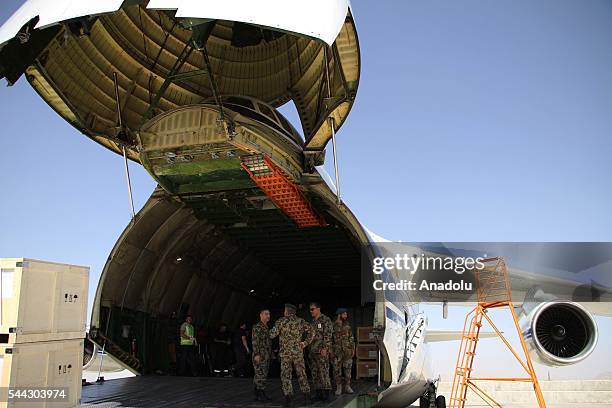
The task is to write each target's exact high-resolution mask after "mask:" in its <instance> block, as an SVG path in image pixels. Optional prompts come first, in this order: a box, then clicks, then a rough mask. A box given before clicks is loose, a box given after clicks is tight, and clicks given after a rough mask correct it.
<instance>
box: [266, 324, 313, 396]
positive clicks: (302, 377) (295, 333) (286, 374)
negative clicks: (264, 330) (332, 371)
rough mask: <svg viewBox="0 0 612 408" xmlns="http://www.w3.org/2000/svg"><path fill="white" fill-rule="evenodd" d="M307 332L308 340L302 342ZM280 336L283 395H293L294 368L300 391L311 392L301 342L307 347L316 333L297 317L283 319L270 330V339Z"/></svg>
mask: <svg viewBox="0 0 612 408" xmlns="http://www.w3.org/2000/svg"><path fill="white" fill-rule="evenodd" d="M304 332H306V339H305V340H302V335H303V334H304ZM276 336H280V340H279V343H280V352H279V356H280V360H281V382H282V384H283V394H285V395H286V396H291V395H293V384H292V383H291V377H292V374H293V367H295V373H296V375H297V378H298V381H299V383H300V390H301V391H302V392H303V393H309V392H310V385H308V378H307V377H306V368H305V367H304V352H303V351H302V348H301V347H300V342H301V341H304V344H305V345H309V344H310V343H311V342H312V338H313V336H314V333H313V332H312V329H311V327H310V325H309V324H308V323H306V321H305V320H304V319H302V318H299V317H297V316H295V315H292V316H288V317H281V318H280V319H278V320H277V321H276V323H275V324H274V327H273V328H272V330H270V338H275V337H276Z"/></svg>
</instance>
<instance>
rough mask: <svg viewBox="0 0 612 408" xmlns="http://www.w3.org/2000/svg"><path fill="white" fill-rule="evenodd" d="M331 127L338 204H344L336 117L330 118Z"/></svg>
mask: <svg viewBox="0 0 612 408" xmlns="http://www.w3.org/2000/svg"><path fill="white" fill-rule="evenodd" d="M329 127H330V128H331V132H332V150H333V153H334V173H335V176H336V200H337V202H338V205H340V204H342V197H341V196H340V171H339V170H338V156H337V154H336V129H335V128H336V126H335V124H334V118H329Z"/></svg>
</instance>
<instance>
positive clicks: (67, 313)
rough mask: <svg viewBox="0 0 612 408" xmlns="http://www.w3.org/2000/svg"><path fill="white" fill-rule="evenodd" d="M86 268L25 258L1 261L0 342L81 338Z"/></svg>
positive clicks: (85, 316) (86, 279)
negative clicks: (0, 340) (0, 338)
mask: <svg viewBox="0 0 612 408" xmlns="http://www.w3.org/2000/svg"><path fill="white" fill-rule="evenodd" d="M88 290H89V268H87V267H84V266H76V265H67V264H60V263H55V262H46V261H38V260H34V259H27V258H0V302H1V303H0V306H1V308H0V333H1V334H2V342H3V343H9V344H14V343H31V342H39V341H50V340H66V339H83V338H84V337H85V328H86V324H87V294H88Z"/></svg>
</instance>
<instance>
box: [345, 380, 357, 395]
mask: <svg viewBox="0 0 612 408" xmlns="http://www.w3.org/2000/svg"><path fill="white" fill-rule="evenodd" d="M344 392H346V393H347V394H354V393H355V391H353V389H352V388H351V380H346V384H345V386H344Z"/></svg>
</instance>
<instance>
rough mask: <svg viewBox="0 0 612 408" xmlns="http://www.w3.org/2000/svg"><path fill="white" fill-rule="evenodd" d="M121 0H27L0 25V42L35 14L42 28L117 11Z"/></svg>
mask: <svg viewBox="0 0 612 408" xmlns="http://www.w3.org/2000/svg"><path fill="white" fill-rule="evenodd" d="M121 3H123V0H96V1H82V0H54V1H48V0H28V1H26V2H25V3H24V4H23V5H22V6H21V7H20V8H19V9H18V10H17V11H16V12H15V13H14V14H13V15H12V16H11V17H10V18H9V19H8V20H7V21H6V23H4V24H3V25H2V27H0V44H4V43H5V42H7V41H9V40H10V39H11V38H13V37H15V35H17V33H18V32H19V30H20V29H21V28H22V27H23V26H24V25H25V24H26V23H27V22H28V21H30V20H31V19H33V18H34V17H36V16H39V17H40V21H39V22H38V24H37V25H36V27H37V28H43V27H45V26H49V25H52V24H55V23H59V22H61V21H64V20H68V19H71V18H76V17H81V16H87V15H93V14H101V13H108V12H112V11H117V10H118V9H119V7H120V6H121Z"/></svg>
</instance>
